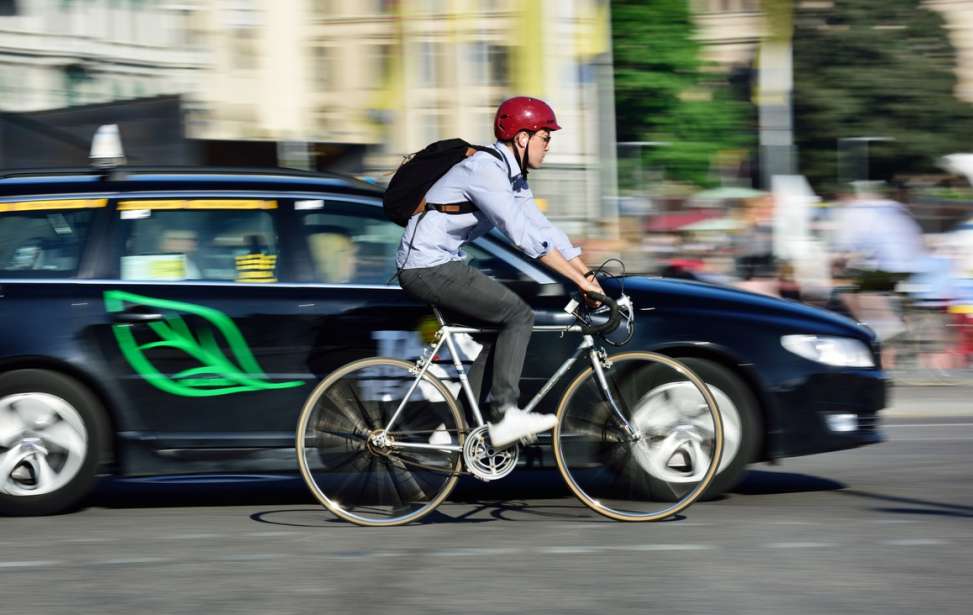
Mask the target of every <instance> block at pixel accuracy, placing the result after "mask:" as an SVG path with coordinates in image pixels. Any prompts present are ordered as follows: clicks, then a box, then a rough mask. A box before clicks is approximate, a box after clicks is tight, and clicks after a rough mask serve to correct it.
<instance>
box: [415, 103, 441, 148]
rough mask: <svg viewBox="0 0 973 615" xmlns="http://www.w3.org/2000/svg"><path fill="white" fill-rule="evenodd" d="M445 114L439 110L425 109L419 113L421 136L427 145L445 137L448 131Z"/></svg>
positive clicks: (421, 139)
mask: <svg viewBox="0 0 973 615" xmlns="http://www.w3.org/2000/svg"><path fill="white" fill-rule="evenodd" d="M445 124H446V122H445V116H444V115H443V114H442V113H441V112H439V111H425V112H422V113H420V115H419V131H420V134H419V137H420V141H421V143H422V144H423V147H425V145H428V144H429V143H432V142H433V141H439V140H440V139H443V138H444V135H445V132H446V125H445Z"/></svg>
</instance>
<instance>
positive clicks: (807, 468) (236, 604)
mask: <svg viewBox="0 0 973 615" xmlns="http://www.w3.org/2000/svg"><path fill="white" fill-rule="evenodd" d="M931 400H932V401H931ZM966 405H973V391H971V390H969V389H966V390H957V389H949V390H948V391H945V390H940V389H936V390H899V391H897V392H896V396H895V397H894V398H893V406H892V408H891V409H890V411H889V413H888V415H889V419H888V422H887V425H886V434H887V435H888V437H889V440H888V441H887V442H885V443H883V444H880V445H876V446H872V447H867V448H863V449H858V450H853V451H844V452H838V453H828V454H824V455H816V456H811V457H804V458H798V459H789V460H785V461H784V462H783V463H782V464H781V465H778V466H767V465H760V466H755V467H754V469H753V470H752V471H751V472H750V474H749V475H748V477H747V479H746V480H745V481H744V482H743V483H742V484H741V485H740V487H739V488H738V489H736V490H735V491H734V492H733V493H730V494H728V495H727V496H725V497H723V498H722V499H721V500H720V501H715V502H705V503H700V504H697V505H695V506H694V507H692V508H690V509H689V510H688V511H687V512H686V513H685V514H684V516H682V517H680V518H678V519H676V520H673V521H669V522H664V523H656V524H645V525H628V524H619V523H615V522H611V521H608V520H604V519H602V518H601V517H598V516H595V515H593V514H592V513H589V512H588V510H587V509H585V508H583V507H582V506H581V505H580V504H578V503H577V502H576V501H575V500H573V499H572V498H571V497H570V496H569V495H568V493H567V490H566V489H565V488H564V487H563V486H562V485H561V482H560V479H559V477H558V476H557V475H556V473H554V472H547V471H543V472H523V473H520V474H516V473H515V474H514V475H513V476H512V477H510V478H508V479H505V480H503V481H500V482H497V483H493V484H490V485H485V486H484V485H482V484H470V483H466V484H463V485H462V486H461V488H460V489H459V490H458V492H457V498H456V500H455V501H453V502H451V503H449V504H447V505H445V506H443V507H442V508H441V513H439V514H436V515H433V516H432V517H430V518H428V521H427V522H425V523H423V524H421V525H417V526H412V527H404V528H389V529H363V528H357V527H353V526H349V525H347V524H344V523H340V522H336V521H335V520H334V519H333V518H332V517H331V516H330V515H329V514H328V513H326V512H325V511H324V510H322V509H321V508H319V507H318V506H316V505H314V504H312V502H311V501H310V499H309V498H308V496H307V495H306V492H305V490H304V488H303V485H302V484H301V483H300V481H299V479H296V478H285V479H280V478H278V479H272V478H269V477H266V478H263V479H257V478H251V479H249V480H247V481H244V482H233V481H228V480H225V479H224V480H221V481H218V482H214V483H212V484H209V485H195V486H186V485H183V484H179V482H178V481H176V480H172V479H156V480H152V481H138V480H114V481H108V482H106V483H105V484H104V485H103V486H102V487H101V488H100V489H99V491H98V493H97V494H96V496H95V497H94V499H93V501H92V505H91V506H90V507H88V508H86V509H85V510H82V511H81V512H78V513H75V514H71V515H66V516H60V517H49V518H32V519H0V604H2V612H4V613H72V614H77V613H93V612H98V613H126V614H128V613H132V612H140V613H143V612H144V613H311V612H332V613H346V612H355V613H359V612H360V613H400V612H407V613H457V612H470V613H481V612H484V613H512V612H527V613H536V612H544V613H559V614H563V613H586V614H589V613H593V612H607V613H616V612H639V613H665V614H667V615H669V614H673V613H774V614H787V613H828V614H840V613H883V614H885V613H915V612H917V611H921V610H925V611H928V612H936V613H964V614H966V613H969V612H970V609H971V607H970V604H971V601H973V583H971V577H970V570H971V569H973V470H971V467H973V412H970V411H969V410H967V409H966Z"/></svg>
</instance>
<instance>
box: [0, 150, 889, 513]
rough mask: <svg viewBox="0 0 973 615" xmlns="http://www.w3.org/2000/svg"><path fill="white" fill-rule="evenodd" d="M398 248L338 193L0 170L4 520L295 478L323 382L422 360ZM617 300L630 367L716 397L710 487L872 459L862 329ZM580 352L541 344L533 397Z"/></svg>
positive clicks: (559, 291)
mask: <svg viewBox="0 0 973 615" xmlns="http://www.w3.org/2000/svg"><path fill="white" fill-rule="evenodd" d="M400 236H401V229H400V228H399V227H398V226H396V225H395V224H393V223H392V222H389V221H388V220H386V218H385V217H384V216H383V211H382V208H381V191H380V189H378V188H377V187H375V186H372V185H370V184H367V183H362V182H358V181H356V180H352V179H349V178H345V177H340V176H329V175H321V174H304V173H300V172H289V171H284V170H265V171H244V170H239V169H237V170H215V169H187V170H178V169H161V168H158V169H151V168H125V169H124V170H123V172H119V171H118V170H115V171H113V172H110V173H102V172H97V171H90V170H74V171H61V172H56V171H45V172H37V173H28V172H18V173H7V174H3V175H0V510H2V512H4V513H7V514H45V513H51V512H56V511H61V510H65V509H67V508H70V507H72V506H74V505H76V504H77V503H78V502H80V501H82V499H83V497H84V495H85V494H86V493H87V492H88V491H89V490H90V489H91V487H92V485H93V483H94V480H95V477H96V475H97V474H99V473H113V474H117V475H126V476H132V475H150V474H176V473H179V474H193V473H213V472H234V473H238V472H257V471H259V472H268V471H294V470H296V461H295V456H294V430H295V426H296V420H297V416H298V414H299V412H300V409H301V406H302V404H303V402H304V400H305V398H306V396H307V395H308V393H309V392H310V390H311V389H312V388H313V386H314V384H315V383H316V382H317V381H318V380H319V379H321V378H322V377H324V376H325V375H327V374H328V373H329V372H330V371H332V370H333V369H335V368H337V367H339V366H340V365H342V364H344V363H346V362H348V361H350V360H353V359H357V358H361V357H365V356H372V355H385V356H393V357H400V358H406V359H408V358H415V357H417V356H418V355H419V354H420V352H421V350H422V347H423V344H424V341H423V339H424V335H427V334H428V329H429V327H428V323H429V322H430V318H431V312H430V309H429V307H428V306H426V305H421V304H418V303H416V302H415V301H413V300H412V299H410V298H408V297H407V296H406V295H405V294H404V293H403V292H402V290H401V289H400V288H399V287H398V285H397V284H396V283H395V282H394V281H392V280H391V278H392V276H393V274H394V273H395V271H394V264H393V254H394V251H395V249H396V246H397V244H398V242H399V239H400ZM467 253H468V258H469V259H471V261H472V262H473V263H474V265H475V266H477V267H480V268H482V269H483V270H484V271H486V272H488V273H489V274H490V275H493V276H495V277H497V278H498V279H500V280H502V281H504V282H505V283H507V284H509V285H510V286H511V287H512V288H514V290H515V291H517V292H519V293H520V294H521V295H522V296H524V297H526V298H527V299H528V301H529V302H530V303H531V304H532V305H533V306H534V308H535V310H536V311H537V314H538V322H539V323H541V322H543V321H544V319H545V315H553V314H555V313H561V314H563V312H562V308H563V307H564V304H565V302H566V294H565V293H566V288H567V285H566V284H563V283H562V280H561V279H559V278H558V277H557V275H556V274H553V273H551V272H549V271H546V270H545V269H544V268H542V267H541V266H540V265H538V264H537V263H536V262H534V261H532V260H530V259H528V258H526V257H525V256H523V255H522V254H521V253H520V252H519V251H517V250H516V249H515V248H513V247H512V246H511V245H510V244H508V243H507V242H506V241H504V240H503V238H502V237H500V236H499V235H489V236H486V237H483V238H481V239H479V240H477V241H475V242H473V243H472V244H471V245H470V246H469V248H468V250H467ZM617 283H618V281H617V280H615V281H608V282H606V284H607V287H606V290H608V291H609V293H610V294H611V292H612V291H613V287H614V285H617ZM624 284H625V290H626V292H627V293H628V294H629V295H630V296H632V297H633V299H634V301H635V303H636V305H637V306H639V307H640V308H652V309H650V310H649V309H643V310H640V311H639V312H638V326H637V328H636V336H635V338H634V339H633V340H632V341H631V342H630V343H629V344H628V346H627V348H629V349H647V350H655V351H658V352H662V353H666V354H669V355H672V356H675V357H680V358H682V359H684V360H685V361H686V363H688V364H689V365H690V366H691V367H692V368H693V369H695V370H696V371H697V372H698V373H699V374H700V375H701V376H702V377H703V379H704V380H705V381H706V382H707V383H708V384H709V385H710V387H711V388H712V389H713V391H714V393H715V395H716V398H717V401H718V402H719V405H720V408H721V410H722V412H723V415H724V417H725V422H726V452H725V454H724V458H723V462H722V465H721V470H720V474H719V475H718V477H717V482H716V483H715V485H716V486H715V487H714V488H715V489H721V490H722V489H727V488H729V487H731V486H732V485H733V484H734V483H735V482H737V480H738V479H739V478H740V476H741V475H742V473H743V472H744V470H745V468H746V466H747V464H748V463H750V462H754V461H759V460H768V459H774V458H779V457H787V456H794V455H803V454H808V453H818V452H822V451H828V450H837V449H844V448H849V447H855V446H860V445H863V444H868V443H873V442H877V441H879V440H880V435H879V432H878V429H877V427H878V425H877V411H878V410H879V409H881V408H882V407H883V406H884V404H885V391H886V379H885V376H884V374H883V372H882V371H881V369H880V366H879V365H878V361H879V359H878V347H877V343H876V339H875V336H874V335H873V334H872V333H871V332H870V331H869V330H868V329H867V328H865V327H863V326H860V325H858V324H856V323H854V322H852V321H850V320H847V319H845V318H843V317H840V316H837V315H834V314H831V313H829V312H825V311H821V310H818V309H813V308H809V307H807V306H804V305H801V304H798V303H794V302H788V301H783V300H776V299H773V298H769V297H764V296H758V295H754V294H750V293H746V292H742V291H737V290H732V289H728V288H721V287H717V286H711V285H706V284H700V283H692V282H683V281H675V280H666V279H661V278H645V277H635V276H631V277H628V278H625V279H624ZM576 343H577V340H571V339H560V338H559V337H558V336H555V335H547V336H535V338H534V339H533V340H532V342H531V346H530V349H529V355H528V358H527V362H526V367H525V372H524V382H523V395H524V399H529V398H530V397H531V396H533V394H534V393H536V391H537V390H538V389H539V388H540V386H541V385H542V384H543V383H544V381H545V380H546V378H547V377H548V376H549V375H550V373H551V371H552V369H553V368H554V367H555V366H556V365H558V364H560V362H561V361H562V360H563V359H564V358H565V356H566V355H567V354H568V353H569V352H570V351H571V350H573V348H574V347H575V346H576ZM569 381H570V378H568V379H565V381H564V382H569ZM558 393H559V391H552V394H550V395H549V396H548V397H547V400H548V403H553V400H556V399H557V398H558ZM551 410H553V409H550V410H549V411H551ZM541 451H542V453H543V449H541ZM543 456H544V455H542V457H543ZM546 456H547V458H548V461H550V459H549V458H550V455H549V454H547V455H546Z"/></svg>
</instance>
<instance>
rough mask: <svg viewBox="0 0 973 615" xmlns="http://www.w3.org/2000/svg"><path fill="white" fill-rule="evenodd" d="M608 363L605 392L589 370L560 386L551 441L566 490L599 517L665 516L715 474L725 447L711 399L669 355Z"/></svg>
mask: <svg viewBox="0 0 973 615" xmlns="http://www.w3.org/2000/svg"><path fill="white" fill-rule="evenodd" d="M609 360H610V361H611V362H612V368H611V369H610V370H606V374H605V376H606V378H605V382H606V385H607V391H606V390H605V389H603V388H602V387H601V386H600V385H599V384H598V382H597V380H596V378H595V376H594V374H593V372H592V370H591V369H589V370H586V371H585V372H583V373H582V374H581V375H580V376H578V377H577V378H576V379H575V381H574V382H573V383H572V384H571V385H570V386H569V387H568V389H567V390H566V391H565V394H564V398H563V399H562V401H561V403H560V405H559V408H558V416H559V419H560V426H559V428H558V430H557V432H556V437H555V440H554V448H555V457H556V459H557V462H558V467H559V468H560V470H561V474H562V475H563V476H564V478H565V479H566V480H567V482H568V486H569V487H570V488H571V490H572V491H573V492H574V493H575V494H576V495H578V497H579V498H581V500H582V501H583V502H584V503H585V504H587V505H588V506H590V507H592V508H593V509H594V510H596V511H597V512H599V513H601V514H604V515H606V516H608V517H611V518H613V519H619V520H630V521H657V520H660V519H665V518H668V517H670V516H672V515H673V514H675V513H676V512H678V511H679V510H682V509H684V508H685V507H687V506H689V505H690V504H691V503H692V502H693V501H694V500H695V499H696V498H698V497H699V495H700V494H701V493H702V492H703V490H704V489H705V488H706V485H707V484H708V483H709V481H711V480H712V478H713V476H714V475H715V472H716V465H717V461H718V459H717V457H716V454H715V453H716V452H718V451H719V449H720V448H721V447H722V430H719V431H718V432H714V430H713V425H715V424H717V422H716V417H718V414H717V409H716V406H715V403H711V402H712V399H713V398H712V396H711V395H710V394H709V391H708V389H706V386H705V385H704V384H703V383H702V382H701V381H699V379H698V378H695V376H693V377H692V378H690V377H689V376H687V375H686V374H687V373H690V372H688V370H687V371H683V370H684V369H685V368H684V366H680V365H679V364H678V363H677V362H675V361H673V360H672V359H670V358H668V357H664V356H662V355H657V354H653V353H643V352H632V353H623V354H621V355H616V356H614V357H609ZM677 367H678V369H677ZM693 378H695V380H694V379H693ZM683 385H686V386H688V388H689V389H690V390H692V391H695V393H696V394H697V395H698V399H699V401H698V402H697V401H694V399H696V398H693V397H689V396H688V395H689V393H686V392H685V390H684V389H685V388H686V386H683ZM676 393H678V395H677V394H676ZM606 395H607V397H606ZM610 401H614V403H615V404H616V405H617V407H618V410H619V411H620V412H621V413H622V416H624V417H625V420H626V421H628V422H629V424H630V425H631V427H632V428H633V429H634V431H635V433H634V434H629V433H628V431H627V430H626V428H625V426H624V425H622V424H620V422H619V419H618V417H617V416H616V413H615V411H614V410H613V409H612V408H611V407H610V406H609V404H610ZM706 419H709V420H708V421H707V420H706Z"/></svg>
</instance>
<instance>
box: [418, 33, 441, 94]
mask: <svg viewBox="0 0 973 615" xmlns="http://www.w3.org/2000/svg"><path fill="white" fill-rule="evenodd" d="M442 61H443V45H442V43H432V42H429V41H426V42H422V43H419V85H420V86H421V87H428V88H432V87H436V86H437V85H441V83H440V81H441V73H442Z"/></svg>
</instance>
